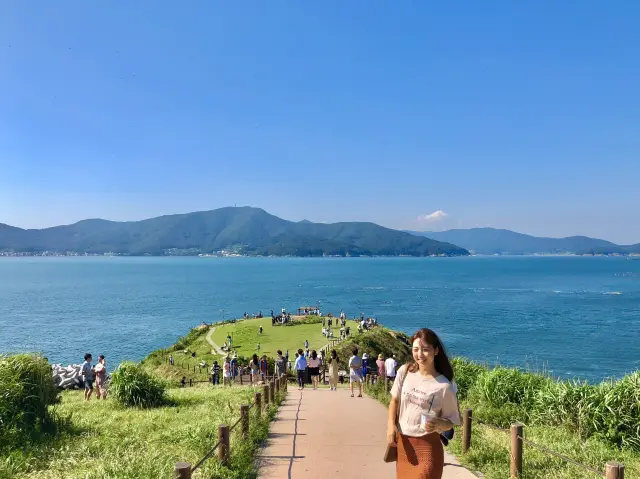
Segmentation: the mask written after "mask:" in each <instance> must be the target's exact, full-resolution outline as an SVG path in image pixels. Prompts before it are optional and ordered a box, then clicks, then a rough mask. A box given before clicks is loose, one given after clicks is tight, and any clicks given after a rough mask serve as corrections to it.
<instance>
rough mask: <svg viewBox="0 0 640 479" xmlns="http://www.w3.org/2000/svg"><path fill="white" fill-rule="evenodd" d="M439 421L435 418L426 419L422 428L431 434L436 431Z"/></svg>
mask: <svg viewBox="0 0 640 479" xmlns="http://www.w3.org/2000/svg"><path fill="white" fill-rule="evenodd" d="M439 421H440V420H439V419H436V418H429V419H427V422H426V423H425V425H424V430H425V431H426V432H427V434H431V433H432V432H438V423H439Z"/></svg>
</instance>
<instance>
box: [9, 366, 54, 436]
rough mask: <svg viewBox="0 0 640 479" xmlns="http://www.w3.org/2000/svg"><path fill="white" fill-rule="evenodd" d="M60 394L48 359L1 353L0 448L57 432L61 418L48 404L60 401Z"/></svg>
mask: <svg viewBox="0 0 640 479" xmlns="http://www.w3.org/2000/svg"><path fill="white" fill-rule="evenodd" d="M58 394H59V391H58V389H57V388H56V387H55V384H54V383H53V378H52V374H51V366H50V365H49V363H48V362H47V360H46V359H45V358H43V357H41V356H37V355H31V354H18V355H13V356H0V448H2V447H3V446H5V445H6V444H7V443H11V442H15V441H22V440H23V439H26V438H34V437H35V436H37V435H38V434H40V433H53V432H55V431H56V429H57V425H58V422H59V419H58V417H57V416H56V415H55V414H54V413H53V412H51V411H50V410H49V406H51V405H53V404H56V403H57V402H58Z"/></svg>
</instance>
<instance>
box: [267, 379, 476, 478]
mask: <svg viewBox="0 0 640 479" xmlns="http://www.w3.org/2000/svg"><path fill="white" fill-rule="evenodd" d="M386 432H387V408H385V407H384V406H383V405H382V404H380V403H379V402H378V401H376V400H375V399H372V398H370V397H367V396H365V397H362V398H357V397H356V398H351V397H349V391H348V390H347V389H338V390H337V391H331V390H329V389H319V390H317V391H314V390H313V389H312V388H306V389H304V390H303V391H302V392H301V391H298V390H296V389H294V387H291V388H290V390H289V392H288V393H287V397H286V400H285V401H284V402H283V403H282V405H281V406H280V409H279V411H278V415H277V416H276V418H275V419H274V421H273V422H272V423H271V427H270V429H269V437H268V440H267V445H266V447H265V448H264V449H263V450H262V453H261V455H260V457H259V458H258V465H259V472H258V477H259V479H283V478H287V479H335V478H337V477H344V478H349V479H358V478H362V479H395V477H396V466H395V463H391V464H387V463H385V462H384V461H383V460H382V456H383V455H384V451H385V448H386ZM442 477H443V479H477V478H476V476H475V475H473V474H472V473H471V472H469V471H468V470H467V469H465V468H464V467H462V466H460V464H459V463H458V462H457V461H456V460H455V458H454V457H453V456H451V455H449V454H447V453H446V451H445V468H444V474H443V476H442Z"/></svg>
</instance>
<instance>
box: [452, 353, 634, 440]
mask: <svg viewBox="0 0 640 479" xmlns="http://www.w3.org/2000/svg"><path fill="white" fill-rule="evenodd" d="M453 366H454V372H455V380H456V382H457V384H458V387H459V398H460V399H461V400H465V399H467V400H468V405H469V406H470V407H472V408H473V409H474V416H475V417H476V418H479V419H481V420H484V421H486V422H490V423H491V424H494V425H496V426H501V427H507V426H508V425H509V424H511V423H513V422H515V421H522V422H524V423H525V424H529V425H550V426H562V427H564V428H567V429H568V430H569V431H571V432H574V433H577V434H579V436H580V437H582V438H589V437H595V438H599V439H602V440H604V441H605V442H606V443H607V444H610V445H612V446H616V447H622V448H629V449H631V450H635V451H640V372H638V371H636V372H635V373H633V374H630V375H628V376H625V377H624V378H622V379H620V380H617V381H605V382H603V383H601V384H589V383H587V382H583V381H562V380H556V379H553V378H551V377H549V376H546V375H543V374H538V373H531V372H527V371H522V370H519V369H515V368H505V367H501V366H497V367H495V368H489V367H487V366H484V365H481V364H477V363H474V362H472V361H469V360H466V359H459V358H456V359H454V361H453Z"/></svg>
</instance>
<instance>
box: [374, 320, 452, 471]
mask: <svg viewBox="0 0 640 479" xmlns="http://www.w3.org/2000/svg"><path fill="white" fill-rule="evenodd" d="M411 344H412V355H413V361H412V362H411V363H409V364H405V365H404V366H402V367H401V368H400V369H399V370H398V374H397V378H396V381H395V382H394V383H393V388H392V389H391V402H390V403H389V413H388V419H387V443H388V444H389V445H397V448H398V449H397V451H398V452H397V458H398V459H397V465H396V476H397V477H398V478H403V479H408V478H418V477H421V478H426V477H428V478H430V479H441V478H442V473H443V468H444V450H443V448H442V442H441V440H440V434H442V433H443V432H445V431H449V430H450V429H451V428H453V426H454V425H459V424H460V410H459V408H458V400H457V398H456V391H455V389H454V386H453V384H452V383H453V368H452V367H451V363H450V362H449V359H448V357H447V354H446V352H445V349H444V346H443V345H442V342H441V341H440V338H438V336H437V335H436V333H435V332H433V331H432V330H430V329H426V328H423V329H420V330H418V331H417V332H416V333H415V334H414V335H413V337H412V338H411ZM398 436H399V437H398Z"/></svg>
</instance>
